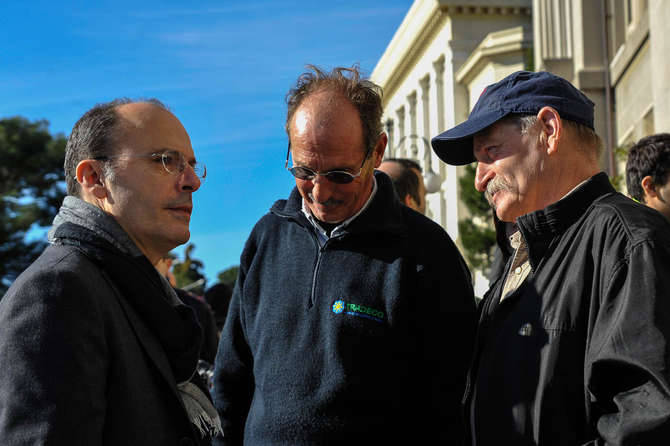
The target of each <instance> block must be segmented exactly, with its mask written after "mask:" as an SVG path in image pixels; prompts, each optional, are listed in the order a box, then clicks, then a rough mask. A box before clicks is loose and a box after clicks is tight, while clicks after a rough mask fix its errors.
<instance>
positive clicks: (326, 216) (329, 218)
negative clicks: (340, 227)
mask: <svg viewBox="0 0 670 446" xmlns="http://www.w3.org/2000/svg"><path fill="white" fill-rule="evenodd" d="M310 210H311V211H312V215H313V216H314V217H315V218H316V219H317V220H319V221H322V222H324V223H328V224H337V223H340V222H342V221H344V220H346V218H342V217H341V216H340V215H339V213H338V212H335V211H334V210H331V209H329V210H322V209H319V208H317V207H316V206H313V207H311V209H310Z"/></svg>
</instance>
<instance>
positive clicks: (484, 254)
mask: <svg viewBox="0 0 670 446" xmlns="http://www.w3.org/2000/svg"><path fill="white" fill-rule="evenodd" d="M458 181H459V192H460V197H461V200H462V201H463V204H464V205H465V206H466V207H467V208H468V210H469V211H470V215H471V218H470V219H468V220H461V221H459V222H458V231H459V235H460V239H461V244H462V245H463V248H464V250H465V253H464V254H465V259H466V260H467V261H468V264H469V265H470V267H471V268H473V269H481V270H487V269H488V268H489V267H490V266H491V261H492V260H493V258H492V254H493V249H494V247H495V244H496V233H495V229H494V228H493V222H492V218H491V206H490V205H489V203H488V202H487V201H486V199H485V198H484V194H482V193H481V192H479V191H477V189H475V188H474V186H473V185H474V183H475V166H474V164H470V165H468V166H465V174H464V175H463V176H462V177H461V178H460V179H459V180H458ZM475 217H479V218H475ZM478 222H479V223H478Z"/></svg>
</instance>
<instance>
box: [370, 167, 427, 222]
mask: <svg viewBox="0 0 670 446" xmlns="http://www.w3.org/2000/svg"><path fill="white" fill-rule="evenodd" d="M377 170H381V171H382V172H384V173H385V174H386V175H388V176H389V177H390V178H391V181H392V182H393V188H394V189H395V191H396V193H397V194H398V198H400V201H401V202H402V203H403V204H404V205H405V206H408V207H410V208H412V209H414V210H415V211H417V212H420V213H422V214H424V215H425V214H426V185H425V184H424V181H423V175H422V174H421V166H419V163H417V162H416V161H414V160H411V159H407V158H388V159H385V160H384V161H383V162H382V163H381V164H380V165H379V167H378V168H377Z"/></svg>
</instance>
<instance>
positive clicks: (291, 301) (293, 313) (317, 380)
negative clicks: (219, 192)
mask: <svg viewBox="0 0 670 446" xmlns="http://www.w3.org/2000/svg"><path fill="white" fill-rule="evenodd" d="M310 68H311V71H310V72H307V73H304V74H303V75H301V76H300V78H299V79H298V82H297V85H296V86H295V87H294V88H293V89H292V90H291V91H290V92H289V94H288V96H287V102H288V114H287V119H286V131H287V133H288V137H289V149H288V153H287V158H286V164H285V166H286V168H287V169H288V170H289V172H290V173H291V174H292V175H293V176H294V177H295V184H296V187H295V188H294V189H293V191H292V192H291V194H290V196H289V197H288V199H287V200H279V201H277V202H276V203H275V204H274V206H272V208H271V210H270V212H269V213H268V214H267V215H265V216H264V217H263V218H261V220H260V221H259V222H258V223H257V224H256V226H255V228H254V230H253V232H252V234H251V236H250V237H249V240H248V241H247V243H246V246H245V248H244V251H243V253H242V256H241V262H240V263H241V264H240V270H239V276H238V280H237V283H236V286H235V290H234V293H233V298H232V301H231V304H230V309H229V313H228V318H227V320H226V323H225V325H224V328H223V332H222V335H221V341H220V343H219V350H218V353H217V358H216V367H215V375H214V391H213V395H214V401H215V405H216V406H217V409H218V410H219V414H220V416H221V420H222V427H223V431H224V436H223V438H220V439H219V441H220V442H221V443H220V444H225V445H241V444H245V445H256V444H258V445H260V444H263V445H265V444H290V445H323V444H438V443H441V444H457V442H458V439H459V437H460V435H461V426H460V409H459V406H460V398H461V395H462V393H463V390H464V378H465V373H466V369H467V366H468V364H469V359H470V353H471V341H472V335H473V331H474V299H473V292H472V287H471V283H470V276H469V272H468V270H467V267H466V266H465V263H464V262H463V259H462V258H461V256H460V254H459V252H458V250H457V249H456V247H455V246H454V244H453V243H452V241H451V240H450V239H449V237H448V236H447V234H446V233H445V232H444V230H443V229H442V228H441V227H439V226H438V225H437V224H435V223H433V222H432V221H430V220H429V219H427V218H426V217H424V216H423V215H420V214H418V213H417V212H414V211H412V210H410V209H409V208H407V207H405V206H403V205H402V204H401V203H400V201H399V200H398V199H397V197H396V195H395V194H394V192H393V185H392V184H391V181H390V179H389V178H388V177H387V176H386V175H385V174H383V173H382V172H375V170H374V168H375V167H377V166H379V164H380V163H381V160H382V156H383V153H384V149H385V146H386V142H387V137H386V135H385V134H384V133H382V129H381V114H382V105H381V91H380V89H379V87H377V86H376V85H374V84H373V83H371V82H369V81H367V80H363V79H361V78H360V74H359V72H358V70H357V68H356V67H354V68H351V69H346V68H336V69H334V70H333V71H332V72H330V73H328V72H324V71H322V70H320V69H318V68H316V67H310Z"/></svg>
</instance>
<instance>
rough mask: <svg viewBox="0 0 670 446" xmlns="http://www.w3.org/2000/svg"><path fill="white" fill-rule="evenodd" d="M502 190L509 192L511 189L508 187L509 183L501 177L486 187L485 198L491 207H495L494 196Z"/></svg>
mask: <svg viewBox="0 0 670 446" xmlns="http://www.w3.org/2000/svg"><path fill="white" fill-rule="evenodd" d="M501 190H509V187H508V186H507V183H505V181H504V180H503V179H502V178H500V177H495V178H493V179H492V180H491V181H489V182H488V184H487V185H486V191H484V197H485V198H486V201H488V202H489V204H490V205H491V206H493V195H495V193H496V192H498V191H501Z"/></svg>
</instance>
